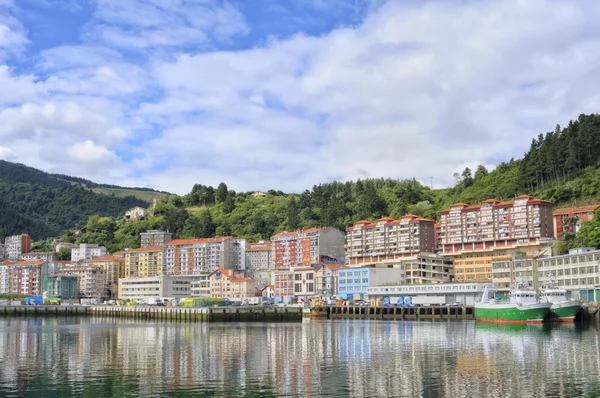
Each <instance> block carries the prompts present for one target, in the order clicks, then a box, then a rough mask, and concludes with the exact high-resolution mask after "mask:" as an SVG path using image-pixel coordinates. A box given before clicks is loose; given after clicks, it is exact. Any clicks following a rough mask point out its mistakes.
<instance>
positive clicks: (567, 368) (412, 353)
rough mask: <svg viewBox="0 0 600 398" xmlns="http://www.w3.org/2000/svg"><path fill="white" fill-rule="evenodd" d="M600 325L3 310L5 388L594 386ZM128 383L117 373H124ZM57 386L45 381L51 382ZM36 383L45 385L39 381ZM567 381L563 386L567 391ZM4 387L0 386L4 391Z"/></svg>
mask: <svg viewBox="0 0 600 398" xmlns="http://www.w3.org/2000/svg"><path fill="white" fill-rule="evenodd" d="M599 336H600V334H599V333H598V331H596V330H595V329H593V328H588V329H586V330H581V328H576V327H575V326H573V325H570V326H556V327H552V328H547V327H541V326H540V327H538V326H526V327H499V326H486V325H480V324H477V325H476V324H475V323H474V322H439V323H438V322H363V321H340V322H327V321H323V322H318V321H314V322H304V323H302V324H259V323H256V324H253V323H247V324H210V325H209V324H146V323H138V322H133V321H132V322H124V323H120V324H119V325H112V324H106V323H102V322H101V321H97V320H90V319H84V320H78V321H69V320H65V319H41V320H26V321H23V320H19V319H3V320H1V321H0V362H1V363H2V364H3V366H2V367H0V393H2V391H7V390H14V391H26V390H30V389H32V388H37V387H35V386H43V387H44V388H51V389H52V388H68V389H69V391H72V392H73V391H74V392H80V391H83V390H82V389H85V388H87V387H86V386H88V385H90V384H92V385H93V384H94V383H104V384H102V386H103V388H108V387H107V386H108V384H107V382H106V380H108V379H109V378H111V384H110V386H111V387H110V388H117V387H115V385H119V386H120V387H119V388H125V387H123V386H127V388H129V389H131V391H133V392H134V393H136V394H139V395H141V396H151V395H157V394H158V395H160V394H162V393H164V394H165V395H173V393H176V392H178V391H184V390H186V391H196V392H213V393H214V392H216V393H217V394H218V395H224V396H233V395H240V394H243V393H244V392H249V391H255V392H256V391H258V392H262V393H272V394H273V395H283V396H370V397H373V396H446V397H454V396H466V395H470V396H532V395H533V396H546V395H561V394H563V395H565V394H566V395H569V396H574V395H590V394H593V393H594V392H595V391H594V390H593V388H594V387H595V385H594V384H593V383H592V382H588V381H589V380H600V339H599ZM119 383H121V384H119ZM48 386H50V387H48ZM40 388H41V387H40ZM561 392H563V393H561ZM0 395H1V394H0Z"/></svg>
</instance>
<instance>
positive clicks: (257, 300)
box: [242, 297, 263, 305]
mask: <svg viewBox="0 0 600 398" xmlns="http://www.w3.org/2000/svg"><path fill="white" fill-rule="evenodd" d="M262 300H263V298H262V297H246V298H245V299H244V300H242V305H260V304H261V303H262Z"/></svg>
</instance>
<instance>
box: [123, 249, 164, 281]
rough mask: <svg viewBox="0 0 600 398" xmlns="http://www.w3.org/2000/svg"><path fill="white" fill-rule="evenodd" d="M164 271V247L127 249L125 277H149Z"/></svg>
mask: <svg viewBox="0 0 600 398" xmlns="http://www.w3.org/2000/svg"><path fill="white" fill-rule="evenodd" d="M162 273H163V248H162V247H142V248H140V249H132V250H126V251H125V270H124V274H125V275H124V277H125V278H147V277H152V276H157V275H161V274H162Z"/></svg>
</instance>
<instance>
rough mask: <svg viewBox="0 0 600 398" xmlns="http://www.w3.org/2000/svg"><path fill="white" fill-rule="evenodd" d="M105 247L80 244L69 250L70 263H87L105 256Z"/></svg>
mask: <svg viewBox="0 0 600 398" xmlns="http://www.w3.org/2000/svg"><path fill="white" fill-rule="evenodd" d="M106 254H107V251H106V247H104V246H99V245H96V244H90V243H81V244H80V245H79V246H74V247H73V248H71V261H73V262H76V261H89V260H91V259H92V258H94V257H101V256H106Z"/></svg>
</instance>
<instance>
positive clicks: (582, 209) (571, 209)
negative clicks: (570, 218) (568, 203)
mask: <svg viewBox="0 0 600 398" xmlns="http://www.w3.org/2000/svg"><path fill="white" fill-rule="evenodd" d="M598 208H600V204H595V205H587V206H579V207H565V208H562V209H556V210H554V211H553V212H552V214H553V215H555V216H558V215H562V214H577V213H589V212H595V211H596V210H598Z"/></svg>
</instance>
